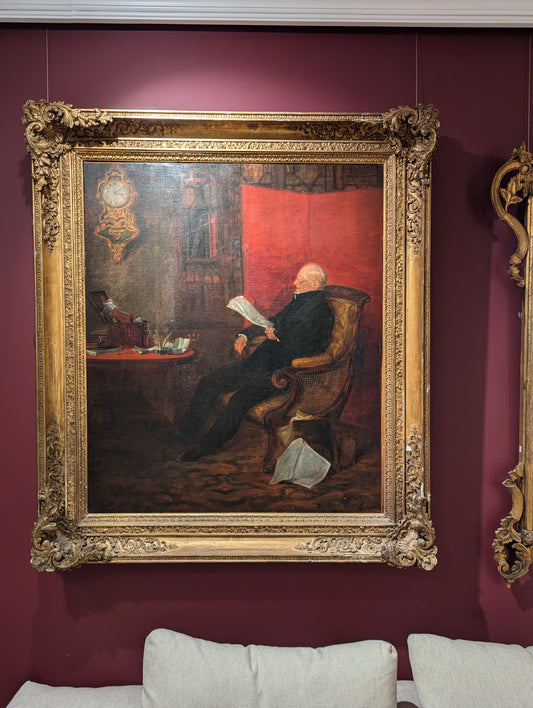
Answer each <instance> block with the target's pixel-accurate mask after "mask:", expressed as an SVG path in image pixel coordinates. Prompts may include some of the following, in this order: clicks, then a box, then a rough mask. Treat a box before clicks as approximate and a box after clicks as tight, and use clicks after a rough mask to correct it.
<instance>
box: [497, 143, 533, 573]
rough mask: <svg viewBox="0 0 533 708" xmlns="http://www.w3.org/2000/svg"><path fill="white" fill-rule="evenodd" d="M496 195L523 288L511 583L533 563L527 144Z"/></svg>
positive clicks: (503, 545)
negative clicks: (513, 240)
mask: <svg viewBox="0 0 533 708" xmlns="http://www.w3.org/2000/svg"><path fill="white" fill-rule="evenodd" d="M491 197H492V203H493V205H494V209H495V211H496V214H497V215H498V217H499V218H500V219H501V220H502V221H504V222H505V223H506V224H508V225H509V226H510V227H511V229H512V230H513V232H514V234H515V236H516V238H517V249H516V251H515V252H514V253H513V254H512V255H511V257H510V259H509V267H508V274H509V275H510V277H511V278H512V280H514V282H515V283H516V284H517V285H518V287H520V288H522V312H521V322H522V330H521V361H520V376H521V391H520V431H519V447H518V450H519V454H518V461H517V464H516V467H515V468H514V469H512V470H511V471H510V472H509V473H508V475H507V478H506V479H505V480H504V482H503V485H504V487H506V489H508V490H509V492H510V493H511V501H512V507H511V511H510V512H509V514H508V515H507V516H506V517H505V518H504V519H502V521H501V525H500V526H499V528H498V529H497V530H496V534H495V538H494V543H493V549H494V558H495V560H496V563H497V565H498V571H499V573H500V575H501V576H502V577H503V578H504V580H505V581H506V583H507V586H508V587H511V585H512V583H513V582H514V581H515V580H517V579H518V578H521V577H522V576H524V575H526V573H528V571H529V569H530V566H531V563H532V562H533V459H532V455H533V437H532V436H533V395H532V390H531V385H530V382H531V380H532V377H533V362H532V356H533V319H532V300H531V298H532V296H533V292H532V288H533V271H532V268H533V265H532V260H531V239H532V237H533V157H532V155H531V153H530V152H528V150H527V149H526V146H525V145H522V146H521V147H519V148H517V149H515V150H513V153H512V155H511V157H510V159H509V160H507V162H505V164H503V165H502V167H501V168H500V169H499V170H498V171H497V173H496V175H495V176H494V179H493V182H492V189H491Z"/></svg>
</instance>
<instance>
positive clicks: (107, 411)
mask: <svg viewBox="0 0 533 708" xmlns="http://www.w3.org/2000/svg"><path fill="white" fill-rule="evenodd" d="M195 359H196V352H195V351H194V349H187V351H185V352H184V353H183V354H163V355H159V354H156V353H155V352H150V353H148V354H140V353H139V352H136V351H135V350H133V349H122V350H121V351H119V352H113V353H109V354H99V355H98V356H94V355H91V354H87V407H88V419H89V421H93V422H97V423H99V424H104V425H106V424H108V423H109V422H111V423H112V422H113V419H114V418H115V416H117V415H118V416H120V415H121V414H122V415H124V416H126V415H128V416H131V415H135V416H136V417H138V418H140V417H143V416H145V417H146V418H148V417H150V418H152V419H153V418H154V416H156V417H157V416H158V417H162V418H165V419H166V420H167V421H168V422H169V423H171V424H174V423H176V422H177V421H178V420H179V419H180V418H181V411H182V410H184V409H185V407H186V405H187V403H188V401H189V399H190V397H191V396H192V392H193V391H194V387H195V384H196V365H195Z"/></svg>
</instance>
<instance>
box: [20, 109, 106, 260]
mask: <svg viewBox="0 0 533 708" xmlns="http://www.w3.org/2000/svg"><path fill="white" fill-rule="evenodd" d="M111 120H112V118H111V116H109V115H108V114H107V113H106V112H105V111H102V110H99V109H94V110H85V109H76V108H73V107H72V106H71V105H69V104H67V103H62V102H61V101H57V102H55V103H47V102H46V101H44V100H41V101H27V102H26V103H25V104H24V106H23V108H22V123H23V124H24V125H25V126H26V131H25V137H26V147H27V149H28V151H29V152H30V154H31V157H32V165H33V181H34V185H35V189H36V192H37V193H38V194H39V195H40V198H41V204H40V206H41V214H42V218H41V223H42V233H41V239H42V241H43V242H44V243H45V244H46V246H47V248H48V250H49V251H53V249H54V245H55V242H56V237H57V234H58V232H59V194H58V184H59V159H60V157H61V156H62V155H64V154H65V153H67V152H68V151H69V150H71V149H72V146H73V142H74V140H75V138H76V132H77V131H78V130H80V129H81V130H83V131H84V135H87V131H88V130H90V129H91V128H95V127H96V126H98V125H104V124H106V123H109V122H110V121H111Z"/></svg>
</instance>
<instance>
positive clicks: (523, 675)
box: [8, 629, 533, 708]
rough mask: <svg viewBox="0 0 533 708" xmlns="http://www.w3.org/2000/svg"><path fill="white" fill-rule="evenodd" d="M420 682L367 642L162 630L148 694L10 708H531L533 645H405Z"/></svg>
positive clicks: (63, 692)
mask: <svg viewBox="0 0 533 708" xmlns="http://www.w3.org/2000/svg"><path fill="white" fill-rule="evenodd" d="M408 646H409V660H410V663H411V668H412V671H413V679H414V681H398V680H397V676H396V667H397V653H396V649H395V648H394V647H393V646H392V644H389V643H388V642H385V641H381V640H368V641H361V642H354V643H350V644H338V645H332V646H328V647H321V648H318V649H311V648H308V647H291V648H289V647H267V646H257V645H249V646H242V645H236V644H218V643H216V642H210V641H206V640H202V639H194V638H193V637H189V636H187V635H185V634H181V633H179V632H173V631H171V630H166V629H156V630H154V631H153V632H151V633H150V634H149V635H148V637H147V639H146V643H145V650H144V659H143V685H142V686H111V687H103V688H69V687H65V686H63V687H52V686H46V685H43V684H38V683H34V682H32V681H27V682H26V683H25V684H24V685H23V686H22V687H21V688H20V690H19V691H18V692H17V694H16V695H15V696H14V697H13V699H12V701H11V702H10V703H9V705H8V708H21V707H24V708H34V707H35V708H103V707H105V708H136V707H139V708H191V707H192V708H196V707H198V708H211V707H212V708H256V707H257V708H369V707H371V708H396V706H398V707H401V708H413V707H418V708H464V707H465V706H469V707H472V708H478V707H479V708H508V707H509V706H512V707H513V708H531V707H532V706H533V647H528V648H527V649H525V648H523V647H521V646H518V645H514V644H513V645H504V644H494V643H489V642H474V641H466V640H460V639H457V640H453V639H447V638H445V637H438V636H436V635H431V634H412V635H410V636H409V639H408Z"/></svg>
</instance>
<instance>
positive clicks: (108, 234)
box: [96, 167, 139, 261]
mask: <svg viewBox="0 0 533 708" xmlns="http://www.w3.org/2000/svg"><path fill="white" fill-rule="evenodd" d="M96 195H97V198H98V201H99V202H100V203H101V204H102V206H103V207H104V211H103V213H102V215H101V216H100V219H99V221H98V226H97V227H96V233H97V234H98V236H100V237H101V238H103V239H105V240H106V241H107V243H108V245H109V248H110V249H111V252H112V254H113V258H114V259H115V260H117V261H118V260H120V259H121V257H122V254H123V253H124V247H125V246H126V244H127V243H129V241H132V240H133V239H134V238H136V237H137V236H138V235H139V229H138V228H137V226H136V225H135V215H134V213H133V212H132V208H133V205H134V203H135V198H136V196H137V193H136V191H135V188H134V186H133V183H132V181H131V180H130V179H128V177H127V176H126V174H125V171H124V170H123V169H122V168H121V167H113V168H112V169H110V170H109V171H108V172H107V173H106V175H105V177H104V178H103V179H102V180H101V181H100V182H99V184H98V188H97V192H96Z"/></svg>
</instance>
